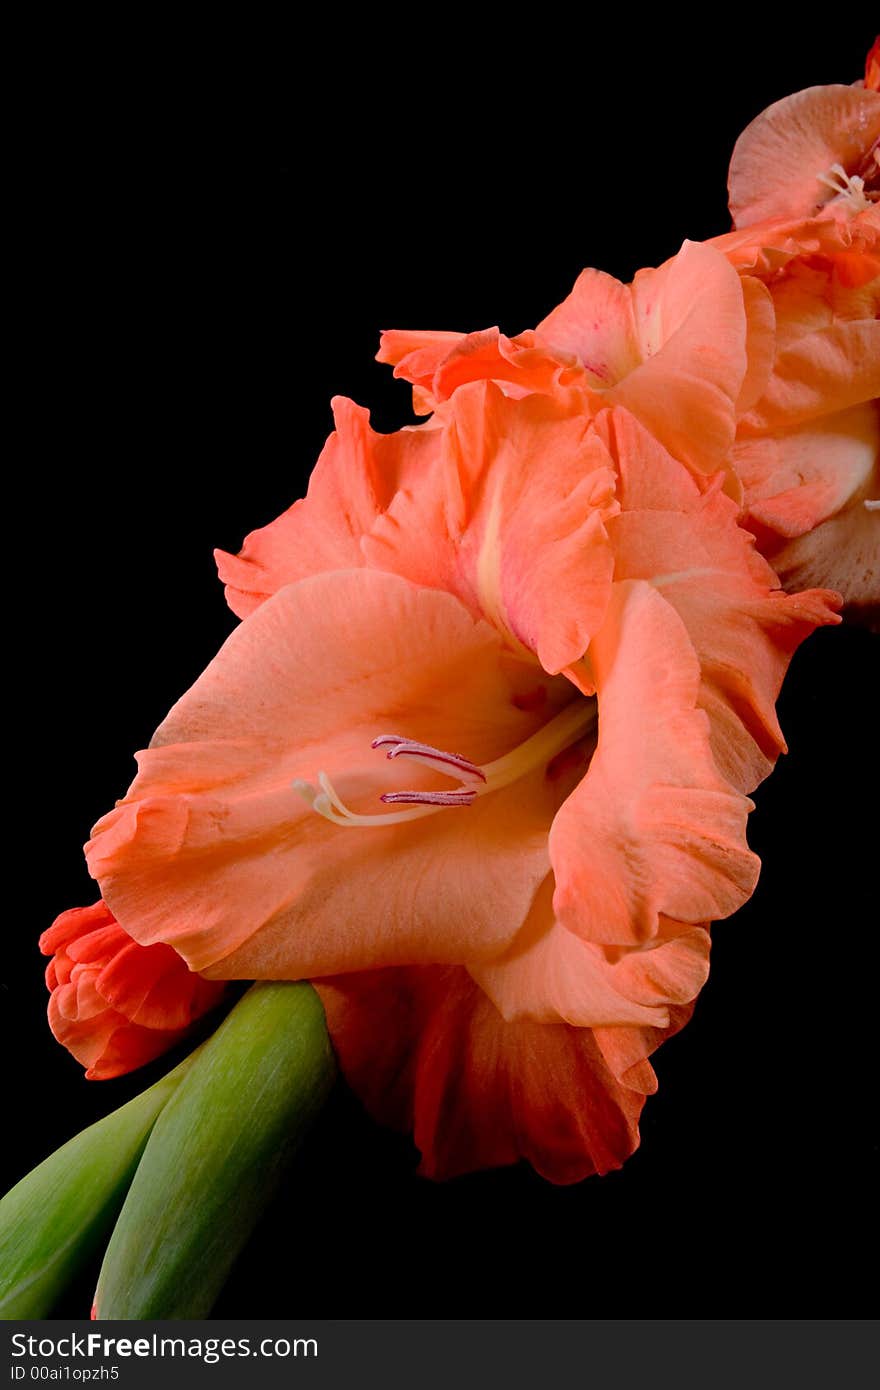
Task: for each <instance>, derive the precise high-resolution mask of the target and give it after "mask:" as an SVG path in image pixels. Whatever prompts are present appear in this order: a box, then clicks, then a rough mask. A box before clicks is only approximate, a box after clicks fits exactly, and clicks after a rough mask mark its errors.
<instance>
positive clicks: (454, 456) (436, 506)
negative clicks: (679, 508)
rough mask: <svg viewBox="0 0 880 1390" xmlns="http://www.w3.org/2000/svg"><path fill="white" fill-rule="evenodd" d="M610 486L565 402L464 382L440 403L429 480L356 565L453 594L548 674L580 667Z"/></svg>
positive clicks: (382, 524) (595, 598) (409, 494)
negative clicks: (444, 405)
mask: <svg viewBox="0 0 880 1390" xmlns="http://www.w3.org/2000/svg"><path fill="white" fill-rule="evenodd" d="M536 460H540V461H541V464H540V467H536V466H535V465H536ZM614 481H615V478H614V469H613V466H612V462H611V459H610V456H609V454H608V451H607V448H606V446H605V445H604V443H603V441H602V440H601V439H600V438H598V437H597V436H596V434H595V433H594V432H593V431H592V430H590V428H589V420H588V419H586V418H585V417H584V416H583V415H582V414H581V412H579V411H578V410H577V409H576V408H574V406H573V405H572V404H571V403H568V404H563V403H561V402H557V401H554V400H551V399H549V398H547V397H541V396H533V397H528V398H526V399H524V400H519V401H517V400H511V399H510V398H508V397H506V396H505V395H503V393H502V392H501V391H500V390H499V389H498V387H497V386H495V385H494V384H493V383H492V382H473V383H471V384H470V385H467V386H462V387H460V388H459V389H458V390H457V391H456V392H455V395H454V396H453V398H452V400H451V402H450V404H449V414H448V416H447V419H446V425H445V428H444V430H443V432H442V444H441V453H440V456H439V458H438V460H437V467H436V469H435V472H434V473H433V475H432V476H431V477H425V478H424V479H423V481H422V484H421V486H420V487H418V488H417V489H412V490H407V489H402V490H401V491H400V492H399V493H398V494H397V496H396V497H395V499H394V501H393V502H392V504H391V506H390V507H389V508H388V510H387V512H386V513H385V515H384V516H383V517H382V518H381V519H380V520H379V521H378V522H377V523H376V525H375V526H374V527H373V530H372V532H371V534H370V535H369V536H368V537H367V538H366V539H365V541H364V543H363V552H364V556H365V558H366V559H367V561H368V562H369V563H370V564H371V565H373V566H375V567H377V568H382V569H388V570H392V571H394V572H395V573H399V574H402V575H405V576H406V577H407V578H409V579H412V580H413V581H414V582H415V583H419V584H425V585H432V584H436V585H437V586H438V587H442V588H445V589H448V590H449V591H450V592H452V593H457V594H458V595H459V597H461V598H462V599H463V600H464V601H465V602H466V603H467V604H468V606H469V607H470V608H471V609H472V611H473V612H475V613H482V614H484V615H485V616H486V617H487V618H489V619H490V621H491V622H492V623H493V624H494V625H495V626H496V627H497V628H498V629H499V631H500V632H502V633H503V634H505V635H509V637H510V638H512V639H513V644H514V645H515V646H517V647H518V648H519V649H521V650H523V651H524V652H525V653H526V654H530V653H537V656H538V659H539V660H540V662H541V664H542V665H543V667H544V669H545V670H546V671H548V672H550V673H551V674H556V673H558V672H559V671H561V670H563V669H564V668H565V667H566V666H569V665H571V664H572V663H574V662H576V661H578V660H579V659H580V658H581V656H582V655H583V653H584V651H585V650H586V648H587V646H588V644H589V641H590V638H591V636H592V634H593V633H594V632H595V631H596V629H597V628H598V626H599V624H600V623H601V620H602V615H603V613H604V610H605V605H606V604H607V602H608V596H609V593H610V585H611V574H612V569H613V563H614V562H613V556H612V554H611V549H610V546H609V544H608V537H607V531H606V522H607V520H608V518H609V517H611V516H613V515H614V513H615V512H616V511H617V502H616V500H615V498H614ZM428 537H430V538H431V543H430V544H427V538H428Z"/></svg>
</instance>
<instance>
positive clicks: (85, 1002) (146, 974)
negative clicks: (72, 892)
mask: <svg viewBox="0 0 880 1390" xmlns="http://www.w3.org/2000/svg"><path fill="white" fill-rule="evenodd" d="M40 950H41V951H42V952H43V954H44V955H46V956H51V957H52V959H51V961H50V962H49V964H48V966H47V968H46V984H47V985H48V987H49V989H50V991H51V997H50V999H49V1026H50V1027H51V1029H52V1032H53V1033H54V1034H55V1037H56V1038H57V1039H58V1041H59V1042H60V1043H61V1044H62V1046H64V1047H66V1048H67V1049H68V1050H69V1051H70V1052H71V1053H72V1054H73V1056H74V1057H75V1058H76V1060H77V1061H78V1062H81V1063H82V1065H83V1066H84V1067H85V1068H86V1077H87V1078H88V1080H89V1081H106V1080H107V1079H108V1078H110V1077H113V1076H121V1075H122V1074H123V1073H124V1072H129V1071H133V1070H134V1069H135V1068H136V1067H141V1066H143V1065H144V1064H145V1063H146V1062H151V1061H152V1060H153V1058H154V1057H158V1056H159V1055H160V1054H161V1053H163V1052H166V1051H167V1050H168V1048H170V1047H173V1046H174V1045H175V1043H178V1042H180V1041H181V1039H183V1038H184V1037H186V1035H187V1033H188V1032H189V1031H190V1028H191V1026H192V1024H193V1023H194V1022H195V1021H196V1020H197V1019H199V1018H201V1016H202V1015H203V1014H205V1013H207V1012H208V1010H209V1009H212V1008H214V1006H215V1005H216V1004H218V1003H219V1001H220V999H221V997H222V995H223V992H224V987H223V985H221V984H217V983H216V982H215V981H213V980H203V979H201V978H200V976H198V975H196V974H194V973H193V972H192V971H191V970H189V969H188V968H187V965H186V962H185V961H183V960H182V959H181V957H180V956H179V955H178V954H177V952H176V951H174V950H173V949H172V948H171V947H170V946H165V945H161V944H159V945H155V946H147V947H143V946H139V945H138V943H137V942H136V941H134V940H132V938H131V937H130V936H129V934H128V933H127V932H126V931H123V929H122V927H120V925H119V923H118V922H117V921H116V919H115V918H114V916H113V914H112V912H110V910H109V908H108V907H107V906H106V905H105V904H104V903H103V902H97V903H94V904H93V906H92V907H73V908H71V909H70V910H69V911H67V912H62V914H61V916H60V917H58V918H56V920H55V921H54V922H53V923H52V926H51V927H50V928H49V929H48V931H45V932H43V935H42V936H41V937H40Z"/></svg>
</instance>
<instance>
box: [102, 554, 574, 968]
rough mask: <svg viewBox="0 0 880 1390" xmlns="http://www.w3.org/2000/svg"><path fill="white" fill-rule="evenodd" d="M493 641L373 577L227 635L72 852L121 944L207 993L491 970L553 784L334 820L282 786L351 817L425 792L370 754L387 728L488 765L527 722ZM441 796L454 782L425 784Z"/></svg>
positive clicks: (525, 731)
mask: <svg viewBox="0 0 880 1390" xmlns="http://www.w3.org/2000/svg"><path fill="white" fill-rule="evenodd" d="M503 666H504V653H503V649H502V644H501V641H500V639H499V637H498V635H497V634H496V633H495V632H494V631H493V630H492V629H491V628H490V627H489V626H488V625H487V624H484V623H477V624H475V623H474V621H473V619H472V617H471V616H470V615H469V614H468V612H467V611H466V610H465V609H464V608H463V607H462V605H461V604H460V603H459V602H458V601H457V600H456V599H455V598H453V597H452V596H451V595H450V594H447V593H441V592H439V591H436V590H419V589H417V588H415V587H414V586H413V585H412V584H409V583H408V582H407V581H405V580H403V579H400V578H398V577H396V576H393V575H389V574H378V573H375V572H372V571H345V572H340V573H335V574H326V575H316V576H313V577H312V578H311V579H306V580H303V581H301V582H300V583H299V584H295V585H291V586H289V587H288V588H286V589H283V590H282V591H281V592H280V593H278V594H276V595H275V596H274V597H273V598H272V599H270V600H268V601H267V602H266V603H264V604H263V605H262V606H261V607H260V608H259V609H258V610H257V611H256V612H255V613H253V614H252V615H251V617H250V618H248V619H247V620H246V621H245V622H244V623H243V624H242V625H241V626H240V627H239V628H238V629H237V630H236V631H235V632H234V633H233V634H232V636H231V637H230V638H229V639H228V641H227V643H226V644H225V646H224V647H223V648H222V650H221V651H220V653H219V654H218V656H217V657H216V658H215V660H214V661H213V662H212V663H211V665H210V666H209V667H208V668H207V670H206V671H205V673H204V674H203V675H202V676H201V677H200V679H199V680H198V681H197V682H196V684H195V685H194V686H193V688H192V689H191V690H190V691H189V692H188V694H187V695H185V696H184V697H183V699H182V700H181V701H180V702H179V703H178V704H177V705H176V706H175V708H174V709H173V710H172V712H171V714H170V715H169V716H168V718H167V719H166V721H165V723H164V724H163V725H162V726H161V728H160V729H159V731H158V732H157V734H156V736H155V739H154V741H153V745H152V747H151V749H150V750H148V752H147V753H145V754H142V755H141V757H140V759H139V762H140V772H139V775H138V777H137V778H136V780H135V782H134V784H133V785H132V787H131V789H130V791H129V793H128V795H127V796H126V798H125V799H124V801H123V802H121V803H120V804H119V805H118V806H117V808H116V810H114V811H111V812H110V814H109V815H108V816H105V817H104V819H103V820H102V821H101V822H99V824H98V825H97V826H96V827H95V830H94V832H93V838H92V840H91V841H90V843H89V845H88V846H87V855H88V859H89V865H90V869H91V872H92V874H93V876H94V877H96V878H97V879H98V881H99V882H100V883H101V886H102V890H103V892H104V895H105V897H106V899H107V901H108V903H109V904H110V906H111V907H112V908H113V910H114V912H115V913H116V915H117V917H118V918H119V920H120V921H121V922H122V923H123V924H124V926H125V928H126V930H127V931H129V932H130V934H131V935H132V936H133V937H135V938H136V939H137V940H138V941H140V942H141V943H143V944H145V945H146V944H150V943H152V942H155V941H167V942H170V943H171V944H172V945H173V946H174V947H175V949H176V950H177V951H179V952H180V954H181V955H183V956H184V957H185V959H186V960H187V961H188V962H189V963H190V965H191V966H192V968H193V969H197V970H200V971H206V972H207V973H209V974H210V975H212V976H214V977H217V978H247V979H255V978H280V979H299V978H306V977H310V976H318V975H323V974H328V973H335V972H337V971H344V970H359V969H365V968H371V967H374V966H376V965H380V964H386V963H397V962H407V963H409V962H413V961H420V960H430V961H436V960H441V961H442V960H449V959H452V960H464V959H480V958H481V957H482V956H484V955H489V954H497V953H498V951H499V950H500V949H503V948H504V945H505V944H506V942H507V941H508V940H509V939H510V938H511V937H512V936H513V935H514V934H515V932H516V931H517V930H518V928H519V926H520V925H521V923H522V921H523V920H524V919H525V917H526V915H527V913H528V910H529V906H530V904H531V900H532V897H533V895H534V892H535V890H536V888H537V886H538V884H539V883H540V882H541V881H542V879H543V878H544V876H545V875H546V873H547V870H548V857H547V827H548V825H549V823H550V820H551V818H552V815H553V813H554V811H555V808H556V794H555V790H554V788H553V786H552V785H551V784H549V783H548V782H547V779H545V778H544V776H543V769H538V770H537V771H536V772H535V773H533V774H531V776H530V777H529V778H526V779H523V780H522V781H521V782H519V783H518V784H516V785H515V786H512V787H510V788H508V789H506V790H502V791H498V792H496V793H493V795H492V796H489V797H485V798H478V800H477V802H476V803H475V804H474V805H472V806H468V807H464V808H452V809H448V810H444V811H441V812H439V813H438V814H436V815H433V816H430V817H427V818H425V819H420V820H413V821H408V822H406V823H403V824H400V823H398V824H394V825H390V826H380V827H376V828H374V827H368V828H361V827H358V828H345V827H342V826H338V825H334V824H331V823H330V822H328V821H327V820H325V819H323V818H322V817H321V816H319V815H317V814H316V813H315V812H313V811H312V810H311V809H310V808H309V807H308V806H307V805H306V803H305V801H304V800H303V799H302V798H301V797H300V796H299V795H297V793H296V791H295V790H294V789H293V786H292V783H293V781H294V779H297V778H302V779H305V780H308V781H311V782H315V781H316V780H317V777H318V774H319V772H320V771H322V770H326V772H327V773H328V774H329V776H330V778H331V779H332V782H333V784H334V786H335V788H336V790H337V791H338V793H339V795H340V796H342V798H343V799H344V800H345V802H346V803H347V804H348V805H350V806H353V808H354V809H355V810H357V811H358V812H363V813H367V814H373V813H376V812H378V813H384V812H387V811H388V810H389V808H388V807H387V806H383V805H382V803H381V802H380V800H379V796H380V793H382V792H383V791H388V790H400V789H402V788H403V787H406V788H409V787H415V788H424V787H431V786H437V785H438V783H440V779H439V778H438V777H437V775H436V774H435V773H432V772H430V771H427V770H426V769H424V768H419V767H413V766H412V764H410V766H409V767H408V768H407V769H406V770H405V771H404V770H403V768H402V764H401V762H400V761H397V762H393V763H392V762H389V761H388V760H387V759H386V758H385V757H383V755H382V750H373V749H372V748H371V747H370V744H371V740H372V739H374V738H375V737H377V736H378V735H381V734H388V733H401V734H403V735H405V736H406V737H408V738H414V739H418V740H421V741H423V742H428V743H430V744H432V745H434V746H435V747H440V748H445V749H450V750H452V751H456V752H460V753H462V754H463V755H464V756H465V757H468V758H471V759H473V760H474V761H475V762H477V763H485V762H489V761H491V760H492V759H493V758H496V757H498V756H500V755H501V754H502V753H506V752H508V751H509V750H510V749H511V748H513V747H516V746H517V745H518V744H519V743H521V742H522V741H523V740H524V739H525V738H527V737H528V736H529V735H530V734H531V733H533V732H534V731H535V729H536V728H537V727H538V726H539V724H540V723H541V722H542V721H541V718H540V716H539V715H538V714H536V713H535V712H529V711H528V710H524V709H521V708H517V706H516V705H515V704H514V703H513V699H512V692H511V686H510V684H509V682H508V680H507V677H506V675H505V674H504V669H503ZM440 784H441V785H446V786H448V785H449V784H448V783H445V784H444V783H440Z"/></svg>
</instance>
